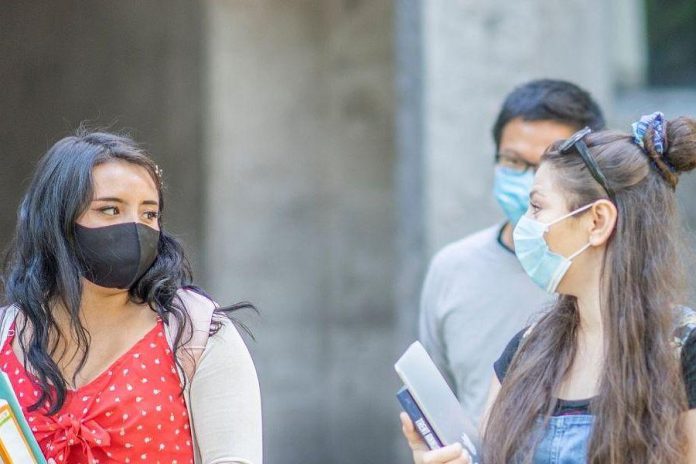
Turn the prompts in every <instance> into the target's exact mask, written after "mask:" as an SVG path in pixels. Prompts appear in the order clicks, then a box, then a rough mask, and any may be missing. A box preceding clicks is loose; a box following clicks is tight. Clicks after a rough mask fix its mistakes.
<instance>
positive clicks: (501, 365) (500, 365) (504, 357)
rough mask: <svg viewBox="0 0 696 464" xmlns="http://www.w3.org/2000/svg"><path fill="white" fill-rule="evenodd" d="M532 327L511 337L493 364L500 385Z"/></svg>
mask: <svg viewBox="0 0 696 464" xmlns="http://www.w3.org/2000/svg"><path fill="white" fill-rule="evenodd" d="M532 327H533V326H529V327H525V328H524V329H522V330H520V331H519V332H517V334H515V336H514V337H512V339H510V341H509V342H508V344H507V346H506V347H505V349H504V350H503V352H502V354H501V355H500V357H499V358H498V360H497V361H496V362H495V363H493V369H494V370H495V375H496V376H497V377H498V380H499V381H500V383H503V379H504V378H505V375H506V374H507V371H508V368H509V367H510V364H512V359H513V358H514V357H515V354H517V350H518V349H519V347H520V343H521V342H522V339H523V338H524V337H525V336H526V335H527V334H528V333H529V331H530V329H531V328H532Z"/></svg>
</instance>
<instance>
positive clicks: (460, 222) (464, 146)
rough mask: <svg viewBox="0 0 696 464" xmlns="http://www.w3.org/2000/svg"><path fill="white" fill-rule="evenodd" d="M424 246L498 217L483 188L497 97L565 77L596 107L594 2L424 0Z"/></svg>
mask: <svg viewBox="0 0 696 464" xmlns="http://www.w3.org/2000/svg"><path fill="white" fill-rule="evenodd" d="M423 5H424V6H423V10H424V11H423V18H424V24H423V28H424V34H423V40H424V44H425V45H424V52H423V55H424V57H425V59H424V65H423V68H424V69H423V75H424V90H423V92H424V96H425V101H424V109H423V114H424V115H423V124H424V152H425V154H424V157H423V158H424V160H425V168H424V169H425V180H424V189H425V205H424V208H425V215H426V221H425V223H426V244H427V245H426V249H427V253H428V254H432V253H434V252H435V251H436V250H437V249H439V248H441V247H442V246H443V245H444V244H446V243H448V242H451V241H453V240H454V239H456V238H459V237H462V236H464V235H466V234H468V233H470V232H472V231H474V230H478V229H481V228H482V227H484V226H486V225H489V224H491V223H492V222H493V221H495V220H497V219H500V218H501V217H502V216H501V215H500V214H498V209H497V207H496V206H495V204H494V201H493V197H492V195H491V193H490V191H491V182H492V174H493V170H492V163H493V161H492V160H493V155H494V153H493V152H494V145H493V142H492V137H491V135H490V133H491V127H492V124H493V120H494V117H495V115H496V113H497V111H498V108H499V106H500V104H501V103H502V99H503V97H504V95H505V94H506V93H507V92H509V91H510V90H511V88H512V87H513V86H515V85H517V84H519V83H521V82H524V81H526V80H529V79H532V78H539V77H554V78H565V79H570V80H572V81H574V82H577V83H579V84H581V85H582V86H584V87H586V88H588V89H589V90H590V91H592V92H593V94H594V95H595V96H596V97H597V98H598V100H599V101H600V102H601V103H602V104H603V105H604V106H607V105H609V103H610V102H609V98H610V95H611V90H612V88H611V86H612V82H611V75H610V73H611V66H610V63H609V61H610V53H609V50H610V47H609V46H608V44H609V43H610V40H611V34H610V33H611V30H610V29H609V28H608V27H607V25H606V24H605V23H606V22H607V21H609V20H610V18H608V17H605V15H603V9H602V5H603V2H602V1H600V0H591V1H581V0H569V1H565V2H548V1H545V0H526V1H520V2H506V1H488V2H477V1H473V0H468V1H458V2H423Z"/></svg>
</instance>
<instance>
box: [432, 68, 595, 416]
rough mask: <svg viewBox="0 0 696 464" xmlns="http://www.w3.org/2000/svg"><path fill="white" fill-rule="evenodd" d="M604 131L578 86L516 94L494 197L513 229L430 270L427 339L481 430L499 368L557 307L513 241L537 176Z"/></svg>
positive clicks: (461, 245) (455, 246)
mask: <svg viewBox="0 0 696 464" xmlns="http://www.w3.org/2000/svg"><path fill="white" fill-rule="evenodd" d="M604 124H605V123H604V117H603V115H602V112H601V110H600V108H599V106H598V105H597V103H596V102H595V101H594V100H593V99H592V97H591V96H590V94H589V93H588V92H586V91H585V90H583V89H581V88H579V87H578V86H576V85H574V84H571V83H570V82H565V81H559V80H549V79H543V80H535V81H532V82H528V83H526V84H523V85H521V86H519V87H517V88H515V89H514V90H513V91H512V92H511V93H510V94H509V95H508V96H507V98H506V99H505V102H504V103H503V106H502V108H501V110H500V113H499V114H498V118H497V120H496V122H495V125H494V126H493V139H494V140H495V146H496V156H495V174H494V186H493V193H494V195H495V197H496V200H497V201H498V203H499V205H500V207H501V208H502V210H503V212H504V213H505V216H506V221H505V222H504V223H502V224H496V225H494V226H491V227H489V228H487V229H484V230H482V231H480V232H477V233H475V234H473V235H470V236H468V237H465V238H463V239H461V240H459V241H457V242H455V243H452V244H450V245H448V246H446V247H445V248H444V249H443V250H441V251H440V252H439V253H438V254H437V255H436V256H435V258H434V259H433V260H432V262H431V264H430V268H429V270H428V274H427V277H426V279H425V283H424V286H423V291H422V295H421V307H420V321H419V332H420V339H421V342H422V343H423V345H424V346H425V348H426V349H427V350H428V352H429V353H430V355H431V356H432V358H433V360H434V361H435V363H436V364H437V365H438V367H439V368H440V371H441V372H442V373H443V374H444V376H445V378H446V379H447V381H448V382H449V384H450V386H451V387H452V388H453V389H454V391H455V393H456V394H457V397H458V398H459V401H460V403H461V404H462V407H463V408H464V411H465V412H466V413H467V414H468V415H469V416H470V417H471V418H472V419H474V421H475V422H478V419H479V416H480V415H481V413H482V410H483V407H484V404H485V401H486V396H487V393H488V388H489V384H490V381H491V379H492V377H493V362H494V361H495V360H496V359H497V357H498V356H499V355H500V353H501V352H502V351H503V349H504V348H505V344H506V343H507V342H508V341H509V340H510V339H511V338H512V337H513V335H515V334H516V333H517V332H518V331H519V330H521V329H522V328H523V327H524V326H525V325H526V324H527V323H528V322H529V321H530V319H532V317H533V315H534V314H535V313H539V312H540V311H541V310H543V308H544V306H545V304H546V303H547V302H548V301H549V296H548V294H547V293H546V292H545V291H544V290H542V289H541V288H538V287H536V285H535V284H534V283H533V282H532V281H531V279H529V277H528V276H527V274H526V273H525V272H524V270H523V269H522V267H521V266H520V264H519V262H518V261H517V258H516V257H515V254H514V253H515V252H514V245H513V241H512V231H513V229H514V226H515V224H516V223H517V221H518V220H519V218H520V217H522V215H524V213H525V212H526V210H527V206H528V197H529V191H530V189H531V186H532V182H533V178H534V171H535V170H536V167H537V166H538V164H539V160H540V158H541V155H542V154H543V153H544V150H545V149H546V147H548V146H549V145H550V144H551V143H553V142H554V141H556V140H559V139H566V138H568V137H570V135H572V134H573V133H574V132H575V131H577V130H579V129H582V128H583V127H585V126H589V127H590V128H592V129H593V130H601V129H603V128H604ZM474 162H477V161H476V160H474Z"/></svg>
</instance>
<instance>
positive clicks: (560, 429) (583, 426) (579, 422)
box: [532, 415, 594, 464]
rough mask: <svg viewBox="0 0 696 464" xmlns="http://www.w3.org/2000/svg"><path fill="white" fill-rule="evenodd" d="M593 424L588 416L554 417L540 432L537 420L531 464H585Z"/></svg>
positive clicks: (540, 424)
mask: <svg viewBox="0 0 696 464" xmlns="http://www.w3.org/2000/svg"><path fill="white" fill-rule="evenodd" d="M593 423H594V417H593V416H590V415H569V416H554V417H551V418H550V419H549V422H548V424H547V425H546V428H545V429H543V430H542V429H541V427H542V422H541V420H539V430H538V431H537V433H536V436H537V437H539V435H541V440H540V441H539V442H538V445H537V447H536V450H535V451H534V459H533V460H532V462H533V464H586V463H587V452H588V447H589V443H590V437H591V436H592V424H593Z"/></svg>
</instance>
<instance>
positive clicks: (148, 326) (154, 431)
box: [0, 133, 261, 464]
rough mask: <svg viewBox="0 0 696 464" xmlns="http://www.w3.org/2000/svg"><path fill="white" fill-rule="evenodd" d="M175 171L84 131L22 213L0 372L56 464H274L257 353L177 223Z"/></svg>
mask: <svg viewBox="0 0 696 464" xmlns="http://www.w3.org/2000/svg"><path fill="white" fill-rule="evenodd" d="M162 210H163V198H162V180H161V172H160V170H159V168H158V167H157V166H156V165H155V164H154V163H153V161H152V160H151V159H150V158H149V157H148V156H147V154H146V153H145V152H144V151H143V150H142V149H140V148H139V147H138V146H137V145H136V144H135V143H134V142H133V141H132V140H130V139H129V138H127V137H122V136H117V135H113V134H108V133H80V134H78V135H76V136H73V137H66V138H64V139H62V140H60V141H59V142H58V143H56V144H55V145H54V146H53V147H52V148H51V149H50V150H49V151H48V152H47V153H46V155H44V157H43V158H42V159H41V161H40V162H39V165H38V167H37V170H36V173H35V174H34V177H33V180H32V182H31V185H30V186H29V189H28V191H27V193H26V195H25V196H24V199H23V201H22V203H21V206H20V208H19V214H18V222H17V229H16V234H15V238H14V241H13V243H12V245H11V247H10V251H9V253H8V255H7V261H6V266H5V274H4V290H5V297H6V299H7V305H6V306H4V307H3V308H1V309H0V320H1V322H2V324H1V325H0V368H2V370H3V371H4V372H6V373H7V375H8V376H9V380H10V382H11V383H12V386H13V388H14V390H15V392H16V394H17V397H18V400H19V403H20V405H21V406H22V409H23V412H24V414H25V416H26V418H27V421H28V423H29V425H30V427H31V429H32V432H33V433H34V435H35V437H36V439H37V441H38V443H39V445H40V447H41V450H42V452H43V453H44V455H45V456H46V458H47V459H48V460H49V462H53V461H54V462H56V463H58V464H62V463H65V464H77V463H88V464H92V463H98V462H99V463H105V462H126V463H128V462H131V463H140V462H143V463H146V462H147V463H149V462H161V463H179V464H183V463H195V464H201V463H213V462H214V463H216V464H223V463H226V464H229V463H245V464H260V463H261V406H260V395H259V386H258V381H257V377H256V372H255V369H254V365H253V363H252V360H251V357H250V356H249V353H248V351H247V349H246V346H245V345H244V342H243V341H242V339H241V337H240V336H239V333H238V332H237V330H236V328H235V326H234V325H233V324H232V322H231V321H230V319H229V318H227V317H225V316H226V315H228V314H229V313H230V312H231V311H233V310H236V309H240V308H243V307H245V306H250V305H247V304H237V305H234V306H231V307H227V308H220V307H218V306H217V305H216V304H215V303H213V301H212V300H211V299H210V298H209V297H208V296H207V295H206V294H205V293H204V292H203V291H202V290H200V289H199V288H197V287H194V286H193V285H192V278H191V272H190V268H189V265H188V261H187V260H186V258H185V256H184V252H183V249H182V247H181V245H180V244H179V242H177V241H176V240H175V239H174V238H173V237H172V236H171V235H169V234H167V233H166V232H165V231H164V230H163V228H162V220H161V214H162Z"/></svg>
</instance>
